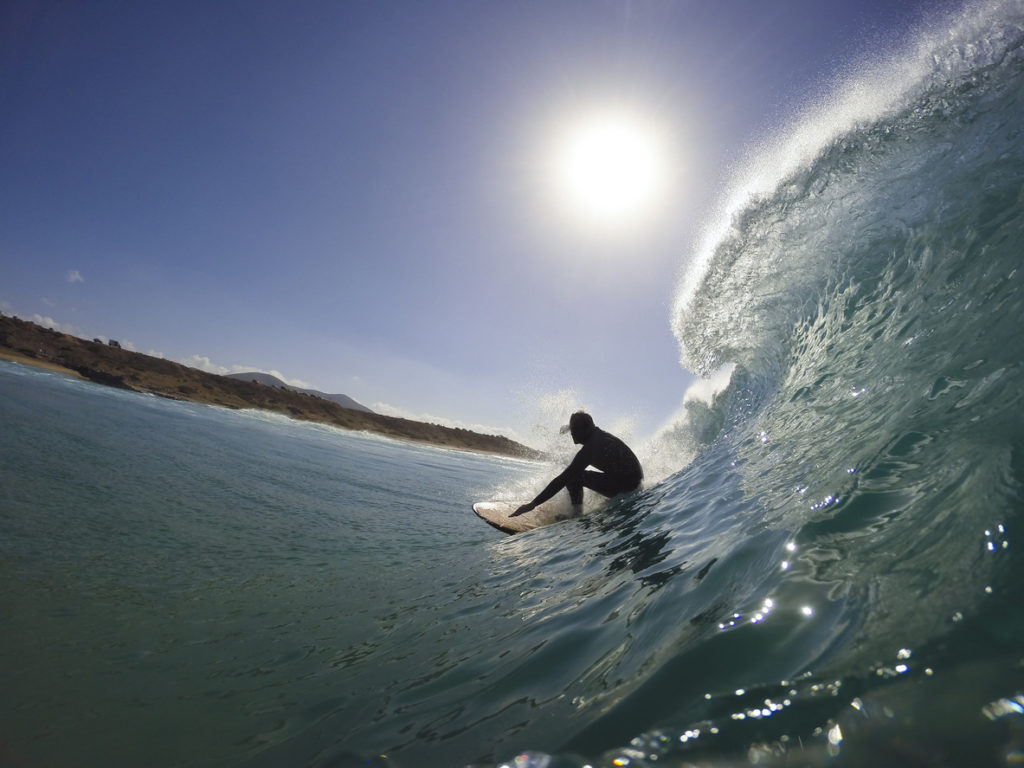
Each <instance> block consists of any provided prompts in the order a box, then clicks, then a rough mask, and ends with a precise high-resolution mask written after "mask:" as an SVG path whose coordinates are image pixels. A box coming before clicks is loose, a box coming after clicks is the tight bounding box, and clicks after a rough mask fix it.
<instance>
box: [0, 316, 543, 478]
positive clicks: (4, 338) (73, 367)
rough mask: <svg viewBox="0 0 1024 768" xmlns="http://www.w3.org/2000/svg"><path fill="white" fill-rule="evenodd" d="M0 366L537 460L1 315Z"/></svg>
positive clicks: (459, 434) (517, 449) (497, 440)
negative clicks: (0, 363)
mask: <svg viewBox="0 0 1024 768" xmlns="http://www.w3.org/2000/svg"><path fill="white" fill-rule="evenodd" d="M0 359H4V360H8V361H12V362H17V363H24V364H27V365H33V366H36V367H40V368H46V369H48V370H54V371H58V372H62V373H67V374H69V375H74V376H78V377H79V378H82V379H87V380H89V381H93V382H96V383H97V384H104V385H106V386H111V387H119V388H121V389H128V390H133V391H135V392H143V393H149V394H154V395H159V396H161V397H167V398H171V399H173V400H188V401H191V402H195V403H204V404H207V405H217V406H222V407H225V408H236V409H242V408H255V409H259V410H266V411H274V412H276V413H282V414H285V415H286V416H289V417H291V418H293V419H300V420H304V421H315V422H318V423H321V424H329V425H332V426H336V427H341V428H343V429H351V430H356V431H361V432H372V433H375V434H379V435H384V436H386V437H391V438H395V439H399V440H410V441H414V442H418V443H428V444H430V445H435V446H440V447H443V448H453V449H456V450H464V451H475V452H482V453H492V454H498V455H502V456H512V457H515V458H526V459H536V458H541V455H540V454H539V453H538V452H537V451H535V450H533V449H531V448H528V447H526V446H524V445H521V444H520V443H517V442H515V441H514V440H510V439H509V438H507V437H504V436H502V435H485V434H480V433H478V432H472V431H470V430H467V429H459V428H455V427H445V426H441V425H440V424H426V423H423V422H419V421H413V420H411V419H402V418H398V417H394V416H384V415H382V414H378V413H367V412H365V411H359V410H354V409H351V408H344V407H342V406H341V405H338V404H337V403H333V402H331V401H329V400H326V399H324V398H321V397H317V396H314V395H309V394H304V393H301V392H296V391H293V390H288V389H280V388H277V387H268V386H265V385H263V384H257V383H255V382H252V381H241V380H238V379H232V378H229V377H227V376H218V375H217V374H213V373H206V372H205V371H200V370H198V369H196V368H189V367H187V366H185V365H181V364H180V363H175V362H171V361H170V360H164V359H162V358H158V357H151V356H149V355H144V354H141V353H138V352H130V351H128V350H126V349H121V348H120V347H117V346H112V344H104V343H103V342H101V341H99V340H95V341H87V340H85V339H80V338H78V337H76V336H70V335H68V334H66V333H60V332H57V331H53V330H50V329H49V328H44V327H43V326H40V325H36V324H35V323H31V322H27V321H25V320H20V319H18V318H15V317H8V316H5V315H0Z"/></svg>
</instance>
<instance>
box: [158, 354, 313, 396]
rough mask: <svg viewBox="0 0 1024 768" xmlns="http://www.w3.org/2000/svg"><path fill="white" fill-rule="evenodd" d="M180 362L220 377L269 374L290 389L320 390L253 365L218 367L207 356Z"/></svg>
mask: <svg viewBox="0 0 1024 768" xmlns="http://www.w3.org/2000/svg"><path fill="white" fill-rule="evenodd" d="M160 357H163V355H160ZM178 362H180V363H181V364H182V365H187V366H189V367H190V368H198V369H199V370H201V371H206V372H207V373H215V374H217V375H218V376H226V375H227V374H229V373H268V374H270V375H271V376H274V377H276V378H278V379H280V380H281V381H283V382H284V383H285V384H287V385H288V386H290V387H297V388H299V389H319V387H315V386H313V385H312V384H310V383H308V382H305V381H303V380H302V379H289V378H288V377H287V376H285V375H284V374H283V373H281V372H280V371H276V370H271V371H267V370H264V369H263V368H257V367H256V366H253V365H232V366H231V367H228V366H224V365H218V364H217V363H215V362H213V361H212V360H210V358H208V357H206V356H205V355H191V356H190V357H187V358H185V359H184V360H179V361H178Z"/></svg>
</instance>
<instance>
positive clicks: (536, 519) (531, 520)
mask: <svg viewBox="0 0 1024 768" xmlns="http://www.w3.org/2000/svg"><path fill="white" fill-rule="evenodd" d="M520 503H521V502H513V501H478V502H477V503H476V504H474V505H473V511H474V512H476V515H477V517H479V518H480V519H481V520H483V521H484V522H485V523H487V524H488V525H492V526H494V527H495V528H497V529H498V530H499V531H503V532H505V533H523V532H524V531H532V530H533V529H534V528H540V527H542V526H545V525H551V524H552V523H557V522H559V521H560V520H568V519H569V518H571V517H572V516H573V515H572V507H571V506H569V505H568V504H565V503H559V502H558V501H549V502H547V503H545V504H541V505H540V506H539V507H537V508H536V509H534V510H533V511H531V512H527V513H526V514H523V515H519V517H509V515H511V514H512V513H513V512H515V511H516V510H517V509H519V506H520Z"/></svg>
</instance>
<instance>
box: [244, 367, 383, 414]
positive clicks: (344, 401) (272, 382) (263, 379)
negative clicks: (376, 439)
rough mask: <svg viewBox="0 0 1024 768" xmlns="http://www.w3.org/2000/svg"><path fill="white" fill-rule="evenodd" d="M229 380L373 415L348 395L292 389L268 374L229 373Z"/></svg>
mask: <svg viewBox="0 0 1024 768" xmlns="http://www.w3.org/2000/svg"><path fill="white" fill-rule="evenodd" d="M227 378H229V379H239V380H240V381H255V382H256V383H257V384H263V385H264V386H266V387H277V388H278V389H290V390H291V391H292V392H301V393H302V394H304V395H313V396H314V397H322V398H323V399H324V400H330V401H331V402H332V403H337V404H338V405H340V406H341V407H342V408H351V409H352V410H354V411H364V412H365V413H374V411H372V410H370V409H369V408H367V407H366V406H365V405H363V404H361V403H357V402H356V401H355V400H353V399H352V398H351V397H349V396H348V395H328V394H326V393H324V392H318V391H317V390H315V389H300V388H299V387H293V386H290V385H288V384H285V383H284V382H283V381H281V380H280V379H279V378H277V377H276V376H271V375H270V374H269V373H256V372H255V371H253V372H252V373H229V374H227Z"/></svg>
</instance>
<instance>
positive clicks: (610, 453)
mask: <svg viewBox="0 0 1024 768" xmlns="http://www.w3.org/2000/svg"><path fill="white" fill-rule="evenodd" d="M587 467H594V468H595V469H599V470H601V471H600V472H593V471H591V470H588V469H587ZM643 479H644V471H643V469H642V468H641V466H640V460H639V459H638V458H637V457H636V454H635V453H633V451H631V450H630V449H629V446H628V445H626V444H625V443H624V442H622V441H621V440H619V438H617V437H615V435H610V434H608V433H607V432H605V431H604V430H603V429H600V428H599V427H594V428H593V430H592V431H591V433H590V435H589V436H588V437H587V439H586V440H585V441H584V442H583V447H582V448H580V450H579V453H577V454H576V458H574V459H573V460H572V463H571V464H569V466H568V467H566V468H565V471H564V472H562V474H560V475H559V476H558V477H556V478H555V479H554V480H552V481H551V482H550V483H548V485H547V487H546V488H545V489H544V490H543V491H541V492H540V493H539V494H538V495H537V498H535V499H534V500H533V501H532V502H530V503H531V504H532V505H533V506H535V507H536V506H539V505H541V504H543V503H544V502H545V501H547V500H548V499H550V498H551V497H552V496H554V495H555V494H556V493H558V492H559V491H560V490H562V489H563V488H566V489H567V490H568V491H569V498H570V499H571V500H572V503H573V504H582V503H583V489H584V488H589V489H590V490H592V491H596V492H597V493H600V494H601V495H602V496H615V495H617V494H620V493H626V492H628V491H635V490H636V489H637V488H639V487H640V483H641V482H642V481H643Z"/></svg>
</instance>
